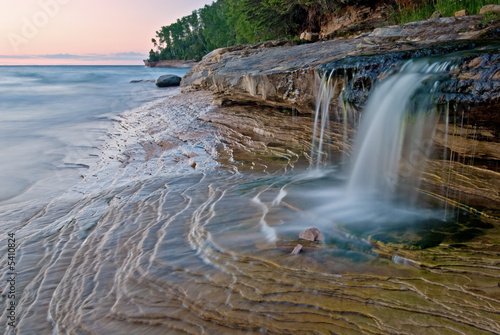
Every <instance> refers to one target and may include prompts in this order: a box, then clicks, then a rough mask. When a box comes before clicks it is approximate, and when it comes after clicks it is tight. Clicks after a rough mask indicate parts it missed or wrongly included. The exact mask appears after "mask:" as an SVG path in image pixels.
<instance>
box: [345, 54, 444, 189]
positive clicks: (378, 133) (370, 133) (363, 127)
mask: <svg viewBox="0 0 500 335" xmlns="http://www.w3.org/2000/svg"><path fill="white" fill-rule="evenodd" d="M449 67H450V63H449V62H443V63H431V62H429V61H426V60H420V61H409V62H407V63H406V64H405V65H404V66H403V67H402V68H401V70H400V71H399V72H398V73H396V74H393V75H392V76H390V77H388V78H387V79H386V80H384V81H383V82H381V83H380V85H379V86H378V87H376V88H375V90H374V92H373V93H372V94H371V96H370V97H369V99H368V102H367V105H366V109H365V111H364V114H363V117H362V120H361V124H360V127H359V130H358V135H357V139H356V142H355V150H354V162H353V167H352V172H351V175H350V177H349V181H348V185H347V190H348V193H349V194H356V193H363V194H371V195H375V196H380V195H384V196H386V195H388V194H391V193H392V192H393V191H394V190H395V188H396V187H397V186H398V184H399V183H400V182H401V181H403V182H404V184H405V185H406V186H417V184H418V182H419V180H420V177H421V173H422V171H423V169H424V167H425V162H426V160H427V158H428V156H429V153H430V151H431V150H432V138H433V136H434V132H435V128H436V124H437V117H439V115H438V114H437V113H436V111H435V108H434V99H433V98H434V95H433V93H435V92H434V91H435V87H436V85H437V83H438V81H439V79H440V78H441V76H440V75H441V74H443V73H444V72H445V71H446V70H448V69H449Z"/></svg>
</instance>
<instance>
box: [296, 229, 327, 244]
mask: <svg viewBox="0 0 500 335" xmlns="http://www.w3.org/2000/svg"><path fill="white" fill-rule="evenodd" d="M299 238H302V239H304V240H308V241H324V240H325V237H324V236H323V234H322V233H321V232H320V231H319V229H318V228H316V227H311V228H307V229H306V230H304V231H303V232H302V233H300V234H299Z"/></svg>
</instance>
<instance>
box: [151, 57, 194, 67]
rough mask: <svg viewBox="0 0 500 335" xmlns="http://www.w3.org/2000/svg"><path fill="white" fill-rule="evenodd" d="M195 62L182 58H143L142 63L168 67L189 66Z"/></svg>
mask: <svg viewBox="0 0 500 335" xmlns="http://www.w3.org/2000/svg"><path fill="white" fill-rule="evenodd" d="M195 64H196V61H194V60H188V61H182V60H159V61H156V62H154V61H150V60H147V59H145V60H144V65H146V66H147V67H170V68H190V67H193V66H194V65H195Z"/></svg>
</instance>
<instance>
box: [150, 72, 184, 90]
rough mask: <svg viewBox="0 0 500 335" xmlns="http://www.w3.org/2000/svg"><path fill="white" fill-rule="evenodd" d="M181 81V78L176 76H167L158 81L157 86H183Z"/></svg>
mask: <svg viewBox="0 0 500 335" xmlns="http://www.w3.org/2000/svg"><path fill="white" fill-rule="evenodd" d="M181 79H182V78H181V77H179V76H176V75H174V74H166V75H163V76H160V77H159V78H158V79H156V82H155V84H156V86H158V87H170V86H179V85H180V84H181Z"/></svg>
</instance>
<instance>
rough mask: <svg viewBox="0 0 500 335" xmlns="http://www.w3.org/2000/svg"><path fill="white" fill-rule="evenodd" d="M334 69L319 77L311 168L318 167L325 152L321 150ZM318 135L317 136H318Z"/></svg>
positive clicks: (332, 86) (334, 85) (327, 121)
mask: <svg viewBox="0 0 500 335" xmlns="http://www.w3.org/2000/svg"><path fill="white" fill-rule="evenodd" d="M333 72H334V71H331V72H330V73H329V74H327V73H325V74H323V76H322V77H321V83H320V86H319V93H318V95H317V97H316V110H315V114H314V128H313V137H312V145H311V157H310V166H311V167H312V168H314V167H315V168H319V167H320V166H321V162H322V161H323V157H324V156H325V153H324V152H323V143H324V140H325V130H326V131H328V124H329V121H330V101H331V100H332V98H333V94H334V92H335V88H336V86H337V81H335V82H334V84H333V85H332V83H331V80H332V75H333ZM318 137H319V138H318Z"/></svg>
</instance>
